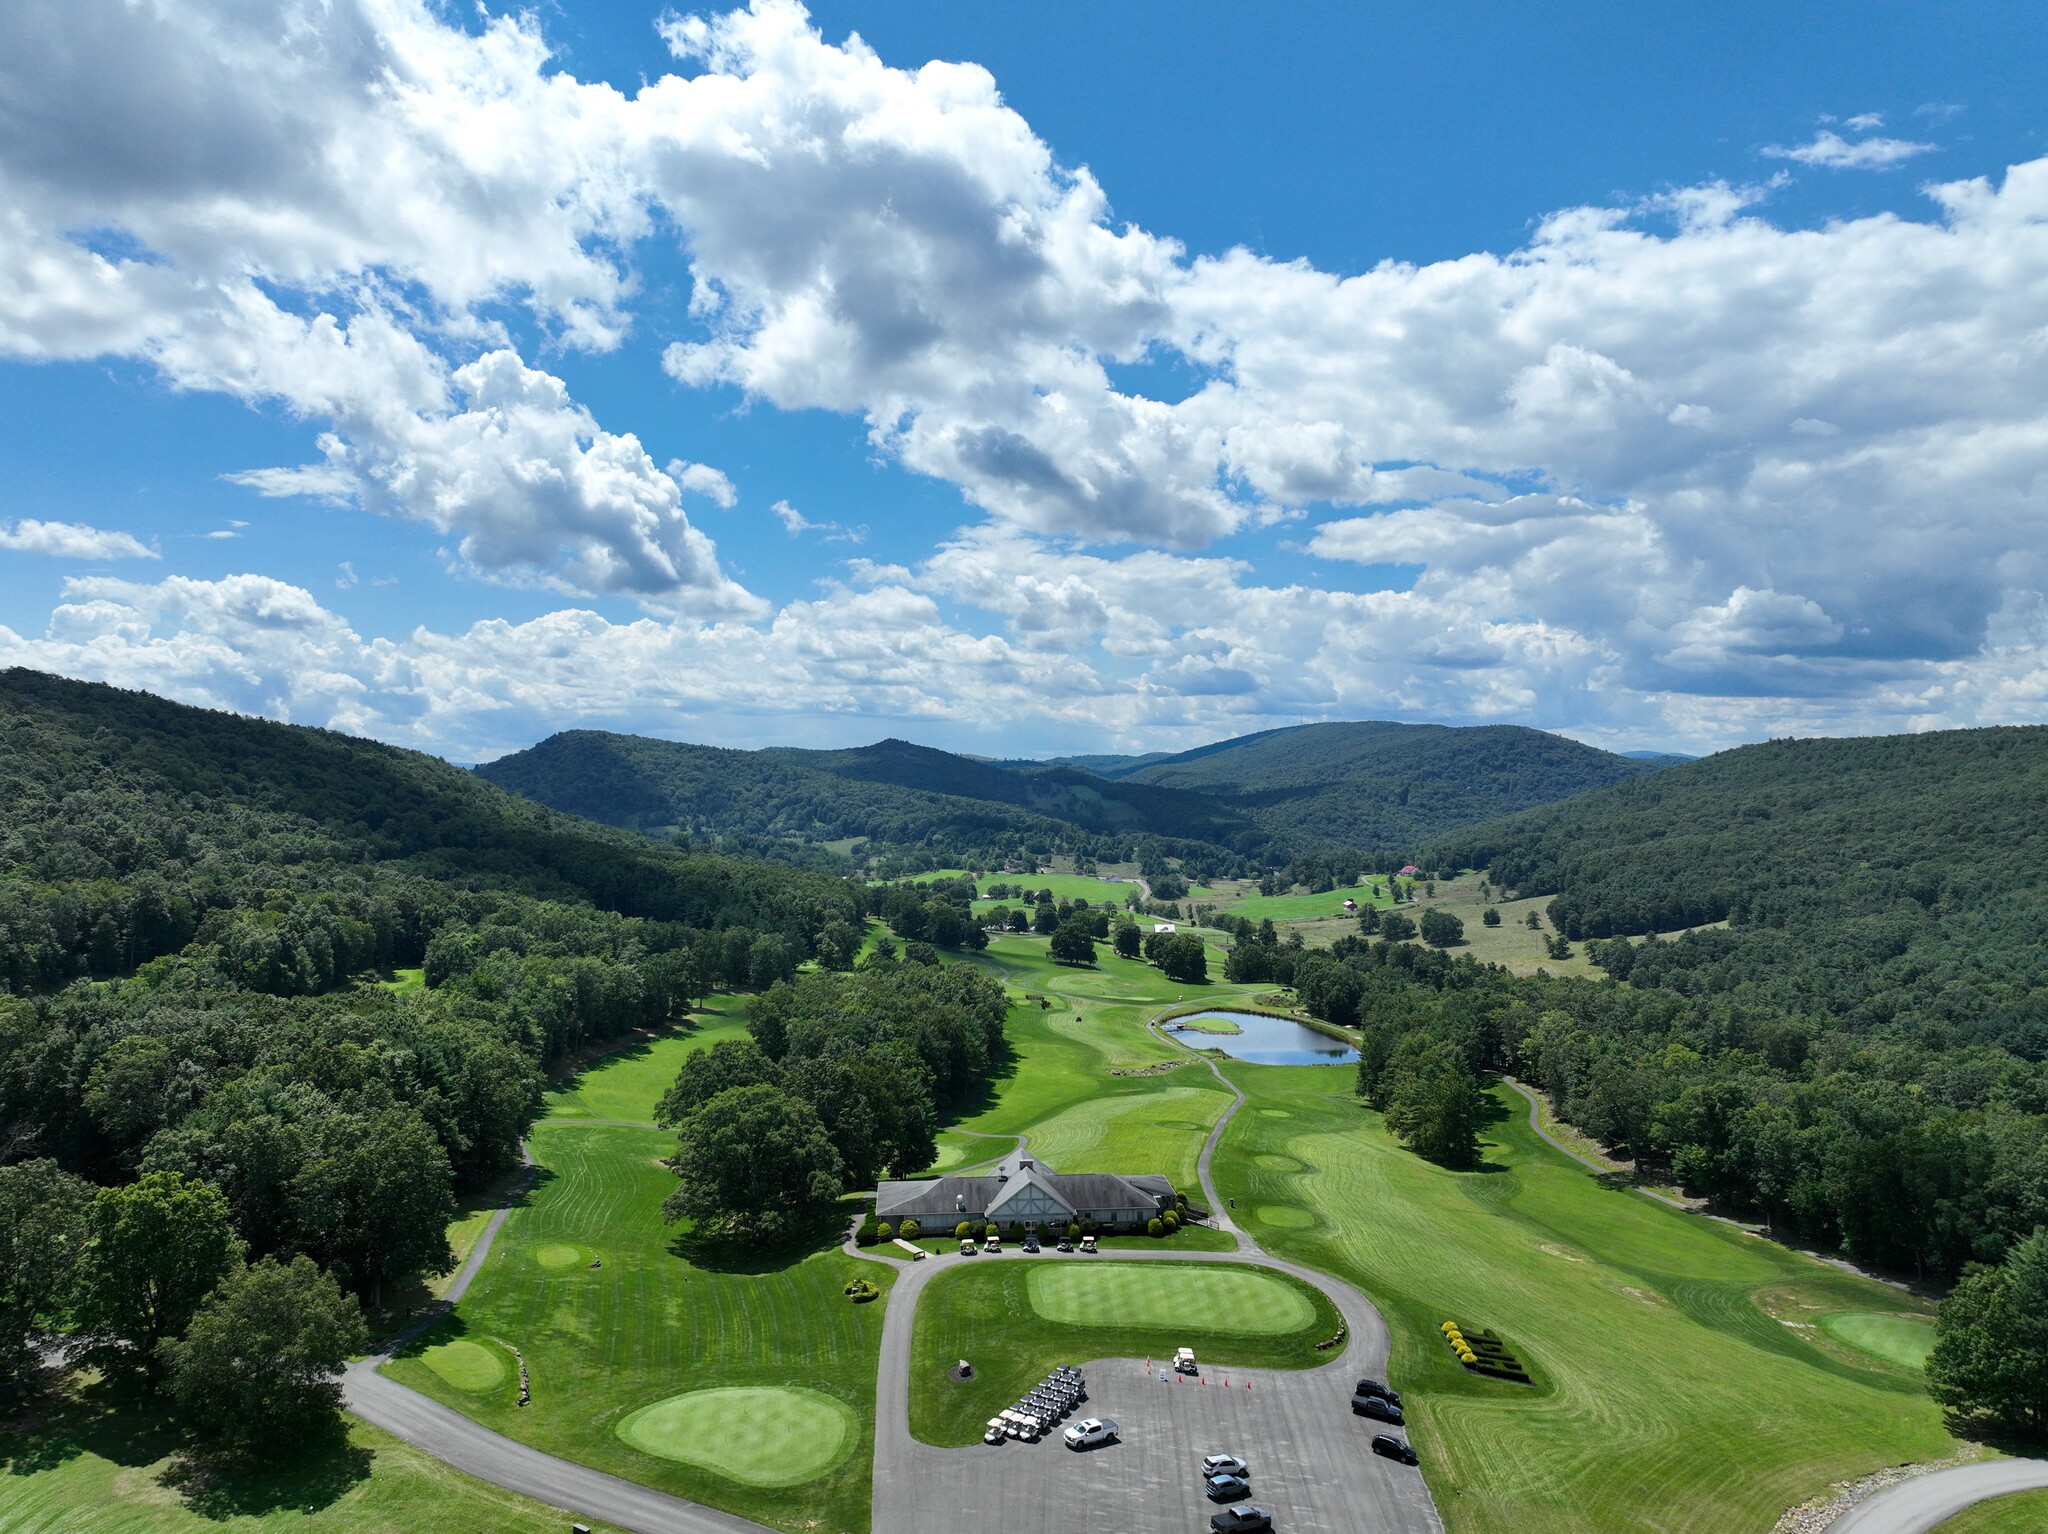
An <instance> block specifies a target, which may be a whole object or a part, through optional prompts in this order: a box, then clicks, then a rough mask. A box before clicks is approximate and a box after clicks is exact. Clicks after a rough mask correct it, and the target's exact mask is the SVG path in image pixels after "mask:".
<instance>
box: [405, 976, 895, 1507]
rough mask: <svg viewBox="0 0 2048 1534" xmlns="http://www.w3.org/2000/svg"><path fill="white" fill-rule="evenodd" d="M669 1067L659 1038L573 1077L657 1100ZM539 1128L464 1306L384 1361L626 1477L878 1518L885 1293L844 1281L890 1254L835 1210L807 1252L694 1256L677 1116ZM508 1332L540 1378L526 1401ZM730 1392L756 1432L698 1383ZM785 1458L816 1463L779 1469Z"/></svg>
mask: <svg viewBox="0 0 2048 1534" xmlns="http://www.w3.org/2000/svg"><path fill="white" fill-rule="evenodd" d="M726 1022H727V1024H728V1026H729V1028H730V1029H731V1030H733V1031H736V1030H737V1029H738V1027H739V1021H738V1019H737V1018H736V1017H732V1016H728V1017H727V1019H726ZM713 1036H721V1035H719V1034H718V1033H717V1032H716V1031H715V1030H713V1029H708V1028H707V1029H705V1030H701V1031H700V1032H698V1033H696V1034H694V1035H690V1036H688V1037H687V1038H686V1039H680V1040H675V1041H671V1040H666V1039H665V1040H662V1041H660V1042H659V1044H658V1045H656V1046H654V1047H653V1048H654V1049H660V1048H661V1047H662V1046H665V1045H669V1044H671V1043H672V1042H681V1043H686V1044H687V1045H688V1046H689V1047H696V1048H701V1047H703V1046H704V1045H705V1044H706V1043H707V1042H708V1040H709V1038H710V1037H713ZM650 1053H651V1051H650ZM664 1053H667V1051H664ZM654 1058H656V1059H661V1056H660V1055H656V1056H655V1057H654ZM664 1064H665V1068H666V1071H667V1076H668V1077H669V1078H672V1077H673V1075H674V1065H673V1063H672V1061H665V1062H664ZM614 1071H616V1072H618V1073H619V1075H618V1077H617V1079H616V1080H611V1079H607V1078H608V1077H609V1076H610V1073H612V1072H614ZM658 1077H659V1072H657V1071H656V1070H655V1068H654V1067H652V1066H650V1065H649V1063H648V1056H647V1055H636V1054H631V1053H629V1054H628V1055H625V1056H622V1057H620V1058H619V1059H618V1060H617V1061H616V1062H613V1063H609V1064H606V1065H601V1066H598V1067H595V1068H594V1069H592V1070H590V1071H588V1072H586V1073H585V1074H584V1075H583V1077H582V1078H580V1079H579V1080H578V1081H577V1082H575V1083H574V1084H573V1086H572V1088H571V1090H573V1092H574V1094H575V1097H576V1100H577V1102H578V1103H579V1104H580V1105H581V1106H582V1107H583V1108H584V1109H585V1111H586V1112H590V1111H591V1109H593V1108H601V1109H604V1110H607V1111H606V1113H605V1115H604V1116H607V1117H610V1116H615V1115H616V1116H621V1117H623V1116H626V1115H628V1114H631V1115H633V1116H635V1117H644V1116H645V1114H646V1113H647V1112H649V1111H651V1109H652V1106H653V1098H654V1097H656V1096H658V1095H659V1090H660V1088H661V1087H665V1086H666V1084H667V1081H666V1080H665V1079H661V1080H658ZM529 1144H530V1147H531V1150H532V1154H533V1158H534V1160H535V1162H536V1163H537V1164H538V1165H539V1166H540V1168H541V1169H542V1171H541V1176H540V1179H539V1181H538V1182H537V1183H536V1186H535V1188H534V1190H533V1192H532V1194H531V1195H530V1196H529V1198H528V1200H527V1201H526V1202H525V1203H524V1204H523V1205H521V1206H520V1207H518V1208H515V1209H514V1210H513V1211H512V1213H511V1215H510V1216H509V1217H508V1219H507V1220H506V1222H505V1226H504V1229H503V1230H502V1231H501V1232H500V1233H499V1236H498V1240H497V1243H496V1245H495V1246H494V1247H493V1248H492V1251H491V1256H490V1259H489V1260H488V1261H487V1262H486V1263H485V1265H484V1267H483V1270H482V1271H481V1272H480V1273H479V1274H478V1275H477V1279H476V1281H475V1283H474V1284H473V1285H472V1286H471V1288H470V1291H469V1293H468V1295H467V1296H466V1297H465V1298H464V1300H463V1302H462V1304H461V1306H460V1307H459V1308H458V1309H457V1311H456V1313H455V1315H454V1316H453V1317H452V1318H451V1319H450V1320H449V1321H448V1322H447V1323H445V1324H444V1325H443V1326H442V1327H440V1328H438V1329H437V1330H436V1331H435V1332H433V1333H430V1334H429V1335H428V1336H427V1337H426V1338H424V1339H422V1343H421V1345H419V1346H417V1347H415V1348H414V1349H412V1350H410V1351H409V1352H408V1353H407V1354H406V1355H405V1356H403V1357H401V1358H399V1359H398V1360H396V1361H394V1362H393V1363H391V1364H390V1365H388V1366H387V1372H389V1373H390V1374H391V1375H392V1377H393V1378H395V1379H397V1380H399V1381H401V1382H402V1383H404V1384H406V1385H408V1386H410V1387H412V1388H413V1389H415V1390H419V1391H421V1392H423V1393H425V1394H427V1395H429V1396H432V1397H433V1398H434V1399H436V1400H438V1401H441V1402H443V1403H444V1404H446V1405H448V1406H451V1407H453V1408H454V1409H455V1410H457V1411H460V1412H463V1413H464V1414H466V1415H468V1416H470V1417H473V1418H475V1419H476V1420H477V1421H479V1422H481V1423H483V1424H484V1425H485V1426H487V1427H490V1428H492V1429H494V1430H496V1431H498V1432H501V1433H505V1434H507V1435H508V1436H510V1437H513V1438H517V1439H520V1440H521V1441H523V1442H527V1443H531V1444H533V1445H534V1446H535V1447H537V1448H541V1449H544V1450H546V1451H548V1452H549V1453H553V1454H559V1455H562V1456H563V1457H565V1458H568V1459H573V1460H577V1461H579V1462H581V1463H583V1464H588V1465H594V1466H596V1467H598V1468H600V1469H603V1470H608V1471H610V1472H611V1473H612V1474H614V1475H620V1476H624V1477H626V1478H628V1479H631V1480H636V1481H641V1482H643V1483H645V1484H647V1485H650V1486H656V1487H659V1488H660V1489H662V1490H664V1491H670V1492H674V1493H676V1494H677V1495H680V1496H685V1497H689V1498H691V1499H692V1500H695V1501H700V1502H704V1503H707V1504H709V1505H711V1506H714V1507H722V1508H725V1509H727V1510H729V1511H731V1512H735V1513H738V1514H740V1515H742V1516H744V1517H749V1518H755V1519H759V1520H762V1521H765V1522H771V1523H777V1524H782V1525H784V1526H801V1525H803V1524H805V1523H806V1522H807V1521H808V1520H811V1519H817V1520H820V1522H819V1524H818V1526H819V1527H821V1528H830V1529H859V1528H864V1527H866V1523H867V1517H868V1485H869V1470H870V1460H871V1459H872V1454H873V1434H872V1429H871V1424H872V1422H873V1418H874V1387H875V1360H876V1357H877V1352H878V1349H879V1346H880V1339H881V1322H882V1305H881V1304H879V1303H877V1304H867V1305H855V1304H853V1303H851V1302H849V1301H848V1300H847V1299H846V1298H845V1297H844V1296H843V1295H842V1294H841V1293H840V1291H841V1289H842V1287H843V1286H844V1285H845V1284H846V1283H847V1281H848V1280H849V1279H852V1278H854V1277H867V1278H870V1279H873V1280H874V1281H876V1282H878V1283H881V1284H884V1285H886V1284H887V1283H888V1281H889V1274H888V1271H887V1270H886V1269H881V1268H878V1267H877V1266H876V1265H875V1264H873V1263H862V1262H856V1261H855V1260H853V1259H851V1258H848V1257H846V1256H845V1255H844V1254H842V1253H841V1252H840V1251H839V1250H838V1249H837V1246H836V1244H834V1243H835V1241H836V1237H837V1230H836V1228H835V1229H834V1230H833V1231H829V1232H821V1233H820V1241H819V1245H818V1248H817V1249H815V1250H813V1251H811V1252H810V1253H809V1254H808V1255H798V1256H794V1257H787V1258H774V1257H763V1258H762V1259H761V1260H760V1261H759V1263H758V1264H755V1263H753V1262H751V1261H748V1260H747V1259H746V1258H745V1257H744V1255H742V1257H741V1259H740V1261H739V1265H738V1266H735V1267H717V1266H705V1265H700V1264H698V1263H696V1262H693V1261H691V1260H690V1259H689V1257H688V1256H686V1255H684V1251H685V1248H684V1247H682V1246H679V1244H678V1242H677V1238H676V1231H675V1229H674V1228H672V1227H670V1226H669V1225H667V1224H666V1223H665V1222H664V1221H663V1220H662V1218H661V1202H662V1200H663V1198H665V1197H666V1196H667V1194H668V1192H669V1190H670V1189H671V1188H672V1187H673V1186H674V1180H673V1178H672V1177H671V1176H670V1174H669V1173H668V1171H667V1170H666V1169H665V1168H664V1167H662V1166H660V1165H658V1161H659V1158H661V1157H663V1156H665V1155H667V1154H668V1153H669V1152H670V1150H672V1149H673V1147H674V1137H673V1136H672V1135H670V1134H668V1133H667V1132H665V1131H659V1130H650V1129H638V1128H631V1127H619V1126H609V1125H604V1124H598V1123H591V1122H587V1121H584V1122H579V1121H578V1120H576V1119H574V1118H562V1119H546V1120H543V1121H542V1122H541V1123H540V1124H539V1125H537V1126H536V1128H535V1130H534V1132H533V1134H532V1136H531V1137H530V1140H529ZM595 1264H601V1266H598V1265H595ZM513 1347H517V1348H519V1349H520V1350H521V1351H522V1352H523V1353H524V1354H525V1358H526V1364H527V1368H528V1371H529V1376H530V1379H531V1383H532V1391H533V1401H532V1404H531V1405H529V1406H527V1407H525V1408H524V1409H521V1408H519V1407H518V1406H517V1405H516V1404H515V1403H516V1398H517V1386H516V1379H517V1376H516V1370H515V1368H514V1367H513V1365H512V1361H511V1355H510V1349H511V1348H513ZM494 1364H495V1365H496V1367H494ZM731 1390H743V1391H748V1392H753V1393H752V1394H749V1395H746V1396H743V1397H739V1398H734V1399H736V1400H738V1401H739V1402H740V1403H741V1404H744V1405H745V1406H747V1408H748V1411H749V1412H750V1414H751V1416H750V1419H749V1420H754V1421H755V1422H756V1426H757V1427H758V1428H759V1429H760V1431H759V1432H758V1433H757V1434H756V1435H755V1437H754V1439H753V1440H752V1442H751V1445H750V1446H747V1447H744V1448H741V1447H735V1446H733V1445H730V1444H726V1445H724V1446H722V1447H721V1446H720V1445H719V1444H718V1443H717V1442H714V1441H711V1440H710V1439H707V1436H706V1433H705V1427H704V1424H705V1422H706V1420H707V1419H706V1416H705V1406H706V1402H707V1400H709V1399H710V1398H708V1397H705V1396H702V1395H700V1394H699V1393H700V1392H706V1391H731ZM790 1392H794V1393H795V1394H789V1393H790ZM711 1404H712V1405H714V1406H715V1405H717V1404H719V1403H718V1402H717V1401H711ZM724 1404H725V1405H726V1406H727V1407H730V1406H732V1404H733V1400H726V1401H725V1402H724ZM635 1413H641V1414H642V1415H640V1416H638V1417H636V1416H635V1415H634V1414H635ZM716 1415H717V1414H716V1413H715V1412H714V1413H713V1419H714V1420H715V1419H716ZM821 1423H829V1424H831V1425H834V1426H836V1428H837V1433H836V1436H834V1435H832V1434H827V1433H825V1432H823V1431H822V1429H821V1426H820V1424H821ZM778 1424H779V1426H778ZM771 1430H772V1431H771ZM723 1435H726V1430H725V1429H723V1428H720V1429H719V1430H718V1434H717V1435H714V1437H715V1436H723ZM828 1438H829V1439H830V1442H829V1444H827V1442H826V1440H827V1439H828ZM826 1448H829V1453H826V1452H824V1450H825V1449H826ZM736 1454H737V1455H741V1457H742V1458H745V1457H746V1456H750V1455H751V1456H757V1457H759V1458H760V1460H761V1464H755V1463H754V1462H753V1460H751V1459H749V1460H748V1461H747V1463H744V1464H743V1463H741V1462H740V1460H738V1459H735V1458H734V1456H735V1455H736ZM763 1465H765V1466H766V1467H767V1468H766V1469H765V1470H764V1469H763V1468H762V1466H763ZM790 1467H801V1469H802V1470H803V1472H804V1473H803V1474H802V1476H801V1477H800V1478H797V1479H793V1480H791V1479H785V1478H783V1476H784V1472H786V1471H788V1470H789V1468H790Z"/></svg>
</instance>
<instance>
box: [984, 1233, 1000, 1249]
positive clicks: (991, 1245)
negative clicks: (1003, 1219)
mask: <svg viewBox="0 0 2048 1534" xmlns="http://www.w3.org/2000/svg"><path fill="white" fill-rule="evenodd" d="M981 1249H982V1250H983V1251H984V1252H1000V1251H1001V1250H1002V1249H1003V1238H1002V1237H1001V1236H997V1235H991V1236H990V1237H989V1238H988V1239H987V1240H986V1241H984V1242H982V1243H981Z"/></svg>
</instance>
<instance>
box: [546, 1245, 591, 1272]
mask: <svg viewBox="0 0 2048 1534" xmlns="http://www.w3.org/2000/svg"><path fill="white" fill-rule="evenodd" d="M590 1257H591V1254H590V1252H589V1251H588V1250H587V1249H586V1248H584V1247H580V1246H571V1245H570V1244H569V1243H568V1242H566V1241H557V1242H555V1243H554V1244H552V1245H550V1246H537V1247H535V1248H534V1249H533V1260H534V1261H535V1262H537V1263H539V1264H540V1265H541V1266H542V1267H544V1268H587V1267H589V1266H590Z"/></svg>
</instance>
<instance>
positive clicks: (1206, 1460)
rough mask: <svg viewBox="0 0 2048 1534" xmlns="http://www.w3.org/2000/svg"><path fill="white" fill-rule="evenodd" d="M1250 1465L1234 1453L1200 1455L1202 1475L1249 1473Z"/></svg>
mask: <svg viewBox="0 0 2048 1534" xmlns="http://www.w3.org/2000/svg"><path fill="white" fill-rule="evenodd" d="M1251 1473H1252V1471H1251V1466H1249V1465H1247V1464H1246V1463H1245V1462H1244V1461H1243V1460H1241V1459H1239V1458H1238V1457H1237V1456H1236V1455H1235V1454H1207V1455H1204V1456H1203V1457H1202V1474H1204V1475H1250V1474H1251Z"/></svg>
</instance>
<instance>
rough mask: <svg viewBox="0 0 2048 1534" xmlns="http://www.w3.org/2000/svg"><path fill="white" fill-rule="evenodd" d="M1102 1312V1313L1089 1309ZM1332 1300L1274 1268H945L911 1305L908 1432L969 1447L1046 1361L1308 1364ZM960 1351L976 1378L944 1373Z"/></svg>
mask: <svg viewBox="0 0 2048 1534" xmlns="http://www.w3.org/2000/svg"><path fill="white" fill-rule="evenodd" d="M1096 1317H1099V1318H1100V1319H1099V1320H1097V1319H1093V1318H1096ZM1337 1325H1338V1316H1337V1311H1336V1307H1335V1306H1333V1305H1332V1304H1331V1303H1330V1302H1329V1300H1328V1299H1326V1298H1325V1297H1324V1296H1323V1295H1322V1294H1320V1293H1318V1292H1317V1291H1316V1290H1314V1289H1311V1288H1309V1287H1308V1286H1307V1285H1305V1284H1302V1283H1299V1282H1297V1281H1296V1280H1294V1279H1292V1278H1289V1277H1287V1276H1286V1275H1285V1274H1282V1273H1271V1272H1259V1271H1253V1270H1246V1269H1243V1268H1237V1267H1233V1266H1227V1265H1224V1264H1206V1265H1205V1264H1201V1263H1163V1262H1162V1263H1114V1262H1108V1261H1100V1260H1095V1259H1088V1258H1070V1259H1062V1260H1057V1261H1046V1262H1032V1261H1028V1260H1025V1259H1023V1258H1016V1259H999V1260H996V1261H992V1262H986V1263H981V1264H979V1265H976V1266H968V1265H967V1264H965V1263H963V1264H962V1266H961V1267H960V1268H958V1269H956V1270H955V1271H953V1272H951V1273H946V1274H942V1275H941V1276H940V1277H938V1278H936V1279H934V1280H933V1281H932V1282H931V1284H930V1285H929V1286H928V1287H927V1288H926V1290H925V1292H924V1296H923V1298H922V1299H920V1300H919V1302H918V1307H917V1329H916V1331H915V1333H914V1334H913V1337H912V1341H911V1363H910V1371H911V1374H910V1380H911V1387H910V1430H911V1432H912V1433H914V1434H915V1435H916V1436H917V1437H918V1438H920V1439H922V1440H923V1441H924V1442H926V1443H929V1444H936V1445H939V1446H941V1447H950V1446H957V1445H961V1444H971V1443H978V1442H980V1440H981V1433H982V1428H983V1426H984V1425H985V1424H986V1423H987V1421H988V1419H989V1418H990V1417H992V1416H994V1415H995V1414H996V1413H997V1412H999V1411H1001V1410H1002V1409H1003V1408H1004V1407H1006V1406H1008V1405H1009V1404H1010V1403H1011V1402H1012V1401H1014V1400H1015V1399H1016V1398H1017V1397H1018V1396H1019V1395H1020V1394H1022V1393H1023V1392H1024V1391H1025V1390H1027V1389H1029V1388H1030V1387H1031V1385H1032V1384H1034V1383H1035V1382H1036V1381H1038V1380H1039V1379H1041V1378H1042V1377H1043V1376H1044V1375H1045V1374H1046V1373H1048V1372H1049V1371H1050V1370H1051V1369H1052V1367H1053V1366H1054V1365H1055V1364H1062V1363H1067V1364H1078V1363H1085V1362H1086V1361H1088V1360H1089V1359H1095V1358H1138V1359H1146V1358H1149V1359H1155V1360H1156V1359H1171V1358H1172V1357H1173V1351H1174V1349H1175V1348H1181V1347H1191V1348H1193V1349H1194V1350H1195V1356H1196V1357H1197V1358H1199V1359H1201V1360H1202V1362H1203V1364H1204V1366H1205V1367H1207V1366H1214V1367H1217V1368H1227V1367H1230V1366H1244V1367H1260V1368H1269V1369H1296V1368H1299V1369H1308V1368H1314V1367H1316V1366H1317V1365H1320V1364H1325V1363H1328V1362H1329V1361H1330V1355H1329V1354H1327V1353H1318V1352H1317V1351H1316V1350H1315V1345H1316V1343H1318V1342H1320V1341H1322V1340H1323V1339H1324V1338H1325V1337H1328V1336H1329V1335H1331V1333H1333V1332H1334V1331H1336V1329H1337ZM962 1358H965V1359H967V1360H968V1361H969V1362H970V1363H972V1364H973V1365H974V1368H975V1377H974V1378H973V1379H971V1380H963V1381H955V1380H951V1379H948V1378H947V1377H946V1371H947V1370H948V1369H950V1368H951V1367H952V1366H953V1365H954V1364H955V1363H956V1362H957V1361H959V1360H960V1359H962Z"/></svg>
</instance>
